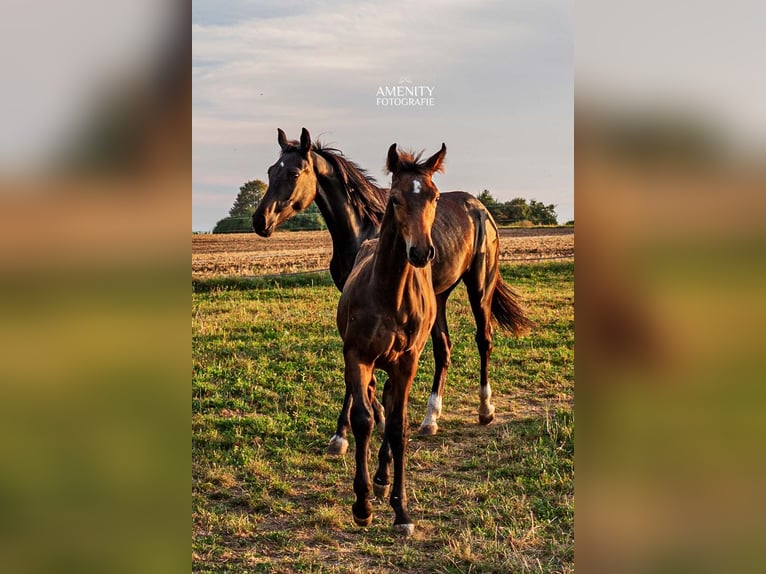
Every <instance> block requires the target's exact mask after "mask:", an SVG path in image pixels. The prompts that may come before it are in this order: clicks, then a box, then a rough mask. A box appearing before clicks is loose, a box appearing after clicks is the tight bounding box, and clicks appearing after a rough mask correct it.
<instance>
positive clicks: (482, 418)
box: [479, 405, 495, 425]
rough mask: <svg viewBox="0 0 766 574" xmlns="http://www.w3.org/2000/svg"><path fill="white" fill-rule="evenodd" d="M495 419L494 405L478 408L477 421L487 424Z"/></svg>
mask: <svg viewBox="0 0 766 574" xmlns="http://www.w3.org/2000/svg"><path fill="white" fill-rule="evenodd" d="M494 419H495V405H489V406H488V407H487V408H481V409H479V422H480V423H481V424H483V425H488V424H489V423H491V422H492V421H493V420H494Z"/></svg>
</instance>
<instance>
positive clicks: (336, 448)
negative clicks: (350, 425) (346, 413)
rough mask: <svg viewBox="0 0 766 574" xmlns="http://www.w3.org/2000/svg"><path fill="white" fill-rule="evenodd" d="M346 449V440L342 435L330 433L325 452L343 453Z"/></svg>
mask: <svg viewBox="0 0 766 574" xmlns="http://www.w3.org/2000/svg"><path fill="white" fill-rule="evenodd" d="M347 450H348V441H347V440H346V439H345V438H343V437H342V436H338V435H336V434H334V435H332V438H331V439H330V444H329V445H327V454H336V455H343V454H346V451H347Z"/></svg>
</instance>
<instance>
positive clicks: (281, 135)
mask: <svg viewBox="0 0 766 574" xmlns="http://www.w3.org/2000/svg"><path fill="white" fill-rule="evenodd" d="M277 143H278V144H279V147H281V148H282V151H285V149H287V147H288V146H289V145H290V144H289V143H287V136H286V135H285V132H283V131H282V128H277Z"/></svg>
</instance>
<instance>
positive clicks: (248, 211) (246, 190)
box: [229, 179, 268, 217]
mask: <svg viewBox="0 0 766 574" xmlns="http://www.w3.org/2000/svg"><path fill="white" fill-rule="evenodd" d="M267 189H268V186H267V185H266V183H264V182H263V181H261V180H260V179H254V180H251V181H248V182H246V183H245V184H243V185H242V187H240V188H239V193H238V194H237V198H236V199H235V200H234V205H233V206H232V208H231V209H230V210H229V216H230V217H249V216H251V215H252V214H253V212H254V211H255V208H256V207H258V204H259V203H260V201H261V199H262V198H263V194H264V193H266V190H267Z"/></svg>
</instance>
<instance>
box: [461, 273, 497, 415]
mask: <svg viewBox="0 0 766 574" xmlns="http://www.w3.org/2000/svg"><path fill="white" fill-rule="evenodd" d="M463 281H464V282H465V285H466V287H467V289H468V300H469V301H470V302H471V310H472V311H473V316H474V319H475V320H476V346H477V347H478V349H479V357H480V359H481V371H480V375H479V376H480V379H479V422H480V423H481V424H483V425H486V424H489V423H490V422H492V420H493V419H494V418H495V406H494V405H493V404H492V402H491V399H492V387H490V384H489V356H490V354H491V353H492V323H491V317H492V294H493V293H494V290H495V282H496V281H497V265H494V266H492V269H487V268H486V267H485V265H483V261H481V260H479V261H477V262H476V263H475V264H474V266H473V268H472V269H471V270H469V271H468V273H467V274H466V275H465V276H464V277H463Z"/></svg>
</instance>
